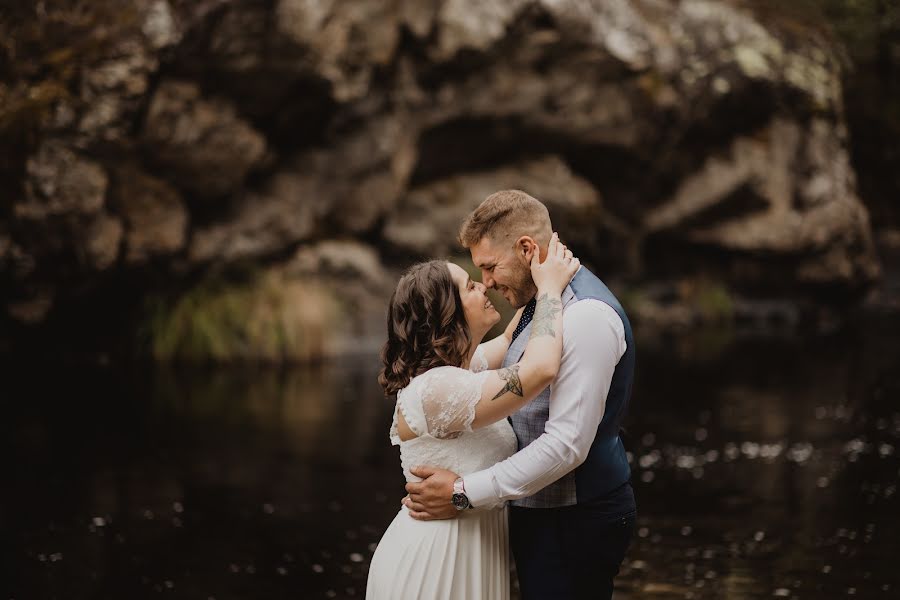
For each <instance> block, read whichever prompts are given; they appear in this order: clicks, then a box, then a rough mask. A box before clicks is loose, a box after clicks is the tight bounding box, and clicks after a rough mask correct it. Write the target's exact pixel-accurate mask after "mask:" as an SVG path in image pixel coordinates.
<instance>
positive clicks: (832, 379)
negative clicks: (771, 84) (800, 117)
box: [0, 319, 900, 600]
mask: <svg viewBox="0 0 900 600" xmlns="http://www.w3.org/2000/svg"><path fill="white" fill-rule="evenodd" d="M639 344H640V345H639V378H638V382H637V386H636V391H635V398H634V401H633V404H632V410H631V416H630V419H629V422H628V424H627V426H628V444H627V445H628V448H629V450H630V451H631V452H632V453H633V456H634V466H635V469H634V479H635V488H636V492H637V497H638V503H639V510H640V517H639V522H638V527H639V531H638V536H637V537H636V538H635V543H634V545H633V547H632V550H631V551H630V552H629V557H628V562H627V563H626V565H625V566H624V568H623V572H622V575H621V576H620V578H619V587H620V591H619V592H618V593H617V598H622V599H625V598H698V599H699V598H710V599H712V598H728V599H739V598H741V599H743V598H772V597H776V598H777V597H786V598H790V597H795V598H816V599H821V598H825V599H827V598H845V597H847V596H855V597H859V598H897V597H900V575H898V573H900V569H898V562H897V560H898V559H897V556H898V552H900V541H898V534H900V501H898V496H900V493H898V490H897V485H898V479H900V448H898V446H900V401H898V400H900V372H898V369H897V367H898V365H900V321H898V320H896V319H894V320H886V319H881V320H878V321H869V322H860V323H858V324H856V325H855V326H854V327H852V328H850V329H849V330H848V331H845V332H843V333H835V334H830V335H823V336H816V337H813V338H805V339H793V338H790V337H771V336H770V337H764V336H758V337H750V338H747V337H742V338H737V339H736V338H735V337H734V336H731V335H730V334H729V333H728V332H722V331H718V332H697V333H692V334H690V335H687V336H681V337H678V338H671V339H666V338H661V339H642V340H640V341H639ZM376 368H377V364H376V362H375V360H374V358H372V357H361V358H358V359H354V360H348V361H343V362H341V363H335V364H328V365H326V366H323V367H318V368H316V367H310V368H303V369H300V368H292V369H289V370H282V371H278V370H273V369H268V370H255V371H254V370H248V369H219V370H214V371H197V370H195V371H189V372H185V371H180V372H179V371H175V370H159V369H151V368H138V367H133V368H128V369H123V368H110V367H107V368H90V369H89V368H84V367H81V368H64V367H59V366H55V367H49V366H46V365H45V366H41V367H40V368H37V367H35V366H30V367H27V368H26V367H22V366H12V365H8V364H7V365H5V366H4V368H3V391H2V392H0V393H2V397H3V401H2V405H0V411H2V412H0V414H2V417H0V435H2V441H3V444H4V445H5V446H6V448H5V449H4V452H3V456H4V457H6V458H7V459H8V462H7V461H4V462H6V467H5V468H4V471H3V476H2V479H0V485H2V488H0V490H2V492H0V533H2V538H0V539H2V546H0V548H2V552H3V554H2V556H0V600H6V599H7V598H9V599H16V600H28V599H32V598H37V599H41V598H60V599H82V598H91V599H100V598H104V599H105V598H110V599H123V598H156V597H171V598H184V599H189V598H190V599H193V598H199V599H201V600H207V599H209V598H215V599H216V600H226V599H238V598H242V599H243V598H247V599H250V598H253V599H279V598H291V599H297V598H354V597H362V596H363V595H364V593H365V589H364V588H365V577H366V569H367V564H368V561H369V559H370V557H371V555H372V552H373V549H374V544H375V542H376V541H377V540H378V538H379V536H380V533H381V531H382V530H383V529H384V528H385V527H386V525H387V524H388V523H389V521H390V520H391V518H392V517H393V515H394V514H395V513H396V511H397V508H398V506H399V504H398V503H399V500H400V497H401V496H402V495H403V491H402V478H401V474H400V469H399V465H398V460H397V452H396V449H394V448H392V447H391V446H390V445H389V444H388V441H387V427H388V423H389V420H390V410H391V407H390V406H389V405H388V404H387V403H386V402H385V401H384V400H382V399H381V397H380V393H379V390H378V388H377V386H376V384H375V383H374V377H375V371H376Z"/></svg>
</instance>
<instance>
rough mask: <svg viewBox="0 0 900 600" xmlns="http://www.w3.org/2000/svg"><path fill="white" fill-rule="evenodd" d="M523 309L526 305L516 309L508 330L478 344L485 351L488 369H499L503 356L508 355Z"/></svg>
mask: <svg viewBox="0 0 900 600" xmlns="http://www.w3.org/2000/svg"><path fill="white" fill-rule="evenodd" d="M523 310H525V308H524V307H522V308H520V309H519V310H517V311H516V314H515V315H513V318H512V319H510V321H509V324H508V325H507V326H506V331H504V332H503V333H501V334H500V335H498V336H497V337H495V338H494V339H492V340H490V341H487V342H483V343H481V344H480V345H479V346H478V349H479V350H480V351H481V352H483V353H484V358H485V359H486V360H487V368H488V369H498V368H500V365H502V364H503V357H504V356H506V351H507V349H509V345H510V343H512V334H513V331H515V330H516V325H518V324H519V319H520V318H521V317H522V311H523Z"/></svg>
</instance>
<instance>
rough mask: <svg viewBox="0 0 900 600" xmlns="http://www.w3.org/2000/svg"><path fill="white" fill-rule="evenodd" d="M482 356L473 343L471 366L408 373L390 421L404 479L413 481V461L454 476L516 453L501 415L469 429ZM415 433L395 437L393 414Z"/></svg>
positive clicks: (478, 394) (484, 364)
mask: <svg viewBox="0 0 900 600" xmlns="http://www.w3.org/2000/svg"><path fill="white" fill-rule="evenodd" d="M486 367H487V360H485V357H484V353H483V352H482V350H481V348H480V347H479V348H478V350H477V351H476V352H475V355H474V356H473V358H472V366H471V370H468V371H467V370H465V369H461V368H459V367H436V368H434V369H430V370H429V371H426V372H425V373H422V374H421V375H418V376H416V377H414V378H413V379H412V380H411V381H410V382H409V385H407V386H406V387H405V388H403V389H402V390H400V392H399V393H398V394H397V406H396V407H395V409H394V420H393V423H392V424H391V431H390V437H391V443H392V444H394V445H398V446H400V463H401V465H402V466H403V474H404V475H405V476H406V480H407V481H418V479H419V478H418V477H415V476H414V475H412V474H411V473H410V468H412V467H414V466H416V465H430V466H433V467H441V468H444V469H449V470H451V471H453V472H454V473H457V474H459V475H466V474H468V473H474V472H475V471H480V470H481V469H484V468H486V467H489V466H491V465H493V464H494V463H497V462H500V461H501V460H504V459H506V458H508V457H509V456H511V455H512V454H513V453H514V452H515V451H516V447H517V446H516V436H515V434H514V433H513V430H512V427H511V426H510V425H509V423H508V422H507V421H506V419H503V420H501V421H498V422H497V423H493V424H491V425H488V426H486V427H482V428H480V429H477V430H474V431H473V430H472V421H473V420H474V418H475V405H476V404H478V401H479V400H480V399H481V387H482V385H483V384H484V380H485V377H486V375H487V373H486V372H485V369H486ZM398 411H401V412H402V413H403V418H404V420H405V421H406V423H407V425H409V428H410V429H412V430H413V432H414V433H415V434H416V435H417V436H418V437H416V438H414V439H411V440H408V441H405V442H404V441H401V440H400V436H399V434H398V432H397V412H398Z"/></svg>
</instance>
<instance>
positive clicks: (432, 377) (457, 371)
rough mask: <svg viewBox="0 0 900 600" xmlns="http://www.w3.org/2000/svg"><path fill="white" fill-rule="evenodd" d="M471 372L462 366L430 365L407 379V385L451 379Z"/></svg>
mask: <svg viewBox="0 0 900 600" xmlns="http://www.w3.org/2000/svg"><path fill="white" fill-rule="evenodd" d="M471 374H472V372H471V371H469V370H467V369H463V368H462V367H454V366H452V365H443V366H440V367H431V368H430V369H428V370H427V371H423V372H422V373H419V374H418V375H416V376H415V377H413V378H412V379H410V380H409V385H408V386H407V387H413V386H414V385H421V384H422V383H423V382H429V381H439V380H444V379H451V378H456V377H465V376H466V375H471Z"/></svg>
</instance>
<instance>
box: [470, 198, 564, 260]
mask: <svg viewBox="0 0 900 600" xmlns="http://www.w3.org/2000/svg"><path fill="white" fill-rule="evenodd" d="M552 232H553V227H552V225H551V224H550V213H549V212H548V211H547V207H546V206H544V204H543V203H542V202H541V201H540V200H538V199H537V198H533V197H532V196H529V195H528V194H526V193H525V192H523V191H521V190H501V191H499V192H494V193H493V194H491V195H490V196H488V197H487V198H485V199H484V202H482V203H481V204H479V205H478V208H476V209H475V210H473V211H472V212H471V213H470V214H469V216H468V217H466V220H465V221H463V224H462V227H460V229H459V243H460V244H462V246H463V248H471V247H472V246H475V245H477V244H478V243H479V242H480V241H481V240H482V239H484V238H489V239H490V240H491V241H492V242H494V241H499V240H501V239H508V240H509V241H515V240H517V239H519V238H520V237H521V236H523V235H530V236H531V237H532V238H534V240H535V241H536V242H537V243H538V244H540V245H541V246H543V245H546V244H548V243H549V242H550V235H551V234H552Z"/></svg>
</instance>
